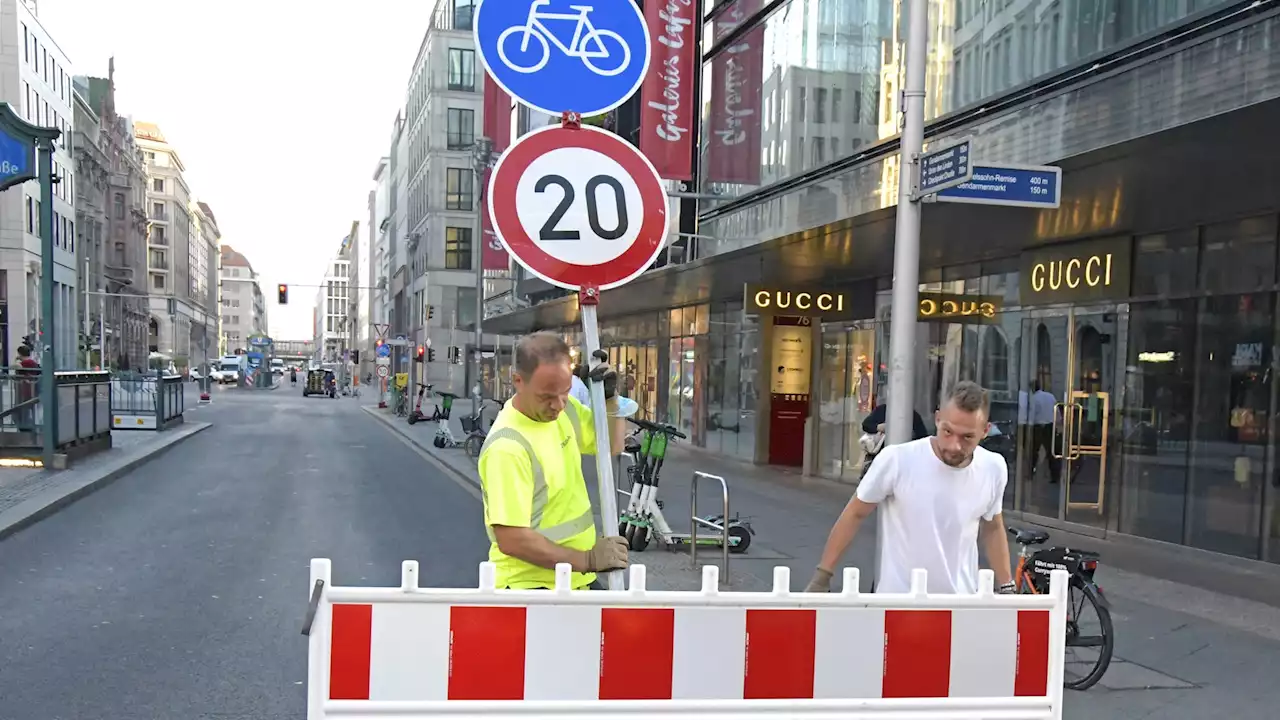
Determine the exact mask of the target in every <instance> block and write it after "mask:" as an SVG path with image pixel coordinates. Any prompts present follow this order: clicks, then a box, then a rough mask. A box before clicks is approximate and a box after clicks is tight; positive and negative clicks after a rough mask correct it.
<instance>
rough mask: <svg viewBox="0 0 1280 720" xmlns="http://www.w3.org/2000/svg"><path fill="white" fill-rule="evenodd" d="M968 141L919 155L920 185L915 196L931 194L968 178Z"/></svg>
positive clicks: (970, 167)
mask: <svg viewBox="0 0 1280 720" xmlns="http://www.w3.org/2000/svg"><path fill="white" fill-rule="evenodd" d="M972 170H973V167H972V166H971V165H970V164H969V141H968V140H965V141H964V142H961V143H959V144H956V145H951V146H949V147H945V148H941V149H939V150H933V151H930V152H928V153H925V154H924V155H922V156H920V185H919V187H918V188H917V190H916V197H921V196H923V195H932V194H933V193H936V192H938V191H939V190H945V189H946V188H949V187H954V186H956V185H959V184H960V183H962V182H965V181H966V180H968V179H969V173H970V172H972Z"/></svg>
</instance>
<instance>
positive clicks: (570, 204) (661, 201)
mask: <svg viewBox="0 0 1280 720" xmlns="http://www.w3.org/2000/svg"><path fill="white" fill-rule="evenodd" d="M489 213H490V215H491V216H492V218H493V227H494V231H495V232H496V233H497V235H498V239H499V240H501V241H502V244H503V245H504V246H505V247H506V248H507V251H508V252H510V253H511V255H512V256H513V257H515V259H516V260H517V261H518V262H519V263H520V264H521V265H523V266H524V267H525V268H526V269H527V270H529V272H531V273H533V274H534V275H537V276H538V277H540V278H542V279H543V280H546V281H547V282H549V283H552V284H553V285H558V286H560V287H563V288H569V289H571V290H579V289H582V288H585V287H595V288H597V289H599V290H608V289H610V288H614V287H618V286H619V285H623V284H625V283H627V282H628V281H630V280H632V279H633V278H635V277H636V276H637V275H639V274H640V273H642V272H644V271H645V270H646V269H648V268H649V266H650V265H652V264H653V262H654V260H656V259H657V257H658V253H659V252H661V251H662V245H663V242H664V240H665V239H666V235H667V193H666V190H665V189H664V188H663V186H662V179H661V178H660V177H659V176H658V173H657V171H656V170H654V168H653V165H652V164H650V163H649V160H648V159H647V158H646V157H645V156H644V155H642V154H641V153H640V151H639V150H637V149H636V148H635V147H633V146H632V145H630V144H628V143H627V142H626V141H624V140H622V139H621V138H619V137H618V136H617V135H614V134H613V133H610V132H606V131H604V130H600V129H598V128H594V127H591V126H589V125H582V126H564V127H562V126H550V127H546V128H542V129H540V130H536V131H534V132H532V133H529V134H528V135H525V136H524V137H523V138H521V139H520V141H519V142H517V143H516V144H515V145H513V146H512V147H511V148H510V149H509V150H507V152H506V153H504V154H503V156H502V159H501V160H499V161H498V164H497V166H496V167H495V168H494V170H493V174H492V177H491V178H490V181H489Z"/></svg>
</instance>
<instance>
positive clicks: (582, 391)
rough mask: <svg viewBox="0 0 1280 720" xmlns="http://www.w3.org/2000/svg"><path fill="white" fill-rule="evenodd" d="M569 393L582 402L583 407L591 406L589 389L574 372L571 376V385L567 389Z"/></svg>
mask: <svg viewBox="0 0 1280 720" xmlns="http://www.w3.org/2000/svg"><path fill="white" fill-rule="evenodd" d="M569 394H570V395H572V396H573V398H574V399H575V400H577V401H578V402H580V403H582V406H583V407H591V389H590V388H588V387H587V384H586V383H585V382H583V381H582V378H580V377H578V376H577V375H576V374H575V375H574V376H573V387H572V388H570V389H569Z"/></svg>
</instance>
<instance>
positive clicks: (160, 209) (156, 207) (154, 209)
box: [151, 202, 165, 220]
mask: <svg viewBox="0 0 1280 720" xmlns="http://www.w3.org/2000/svg"><path fill="white" fill-rule="evenodd" d="M151 217H152V218H153V219H155V220H164V219H165V217H164V203H162V202H158V203H152V204H151Z"/></svg>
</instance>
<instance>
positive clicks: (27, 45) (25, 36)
mask: <svg viewBox="0 0 1280 720" xmlns="http://www.w3.org/2000/svg"><path fill="white" fill-rule="evenodd" d="M22 59H23V61H24V62H31V34H30V33H29V32H27V24H26V23H22Z"/></svg>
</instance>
